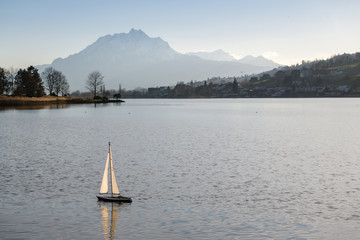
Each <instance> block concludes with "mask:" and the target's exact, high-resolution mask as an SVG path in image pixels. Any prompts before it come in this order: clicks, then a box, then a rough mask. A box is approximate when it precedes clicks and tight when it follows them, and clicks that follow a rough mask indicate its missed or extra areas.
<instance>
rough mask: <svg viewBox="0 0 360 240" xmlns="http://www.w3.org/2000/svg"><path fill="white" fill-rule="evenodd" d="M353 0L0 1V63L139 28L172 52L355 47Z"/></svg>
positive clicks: (310, 51)
mask: <svg viewBox="0 0 360 240" xmlns="http://www.w3.org/2000/svg"><path fill="white" fill-rule="evenodd" d="M359 13H360V1H359V0H343V1H338V0H298V1H290V0H248V1H245V0H234V1H231V0H179V1H175V0H174V1H172V0H164V1H156V0H152V1H151V0H144V1H137V0H128V1H123V0H116V1H115V0H114V1H111V0H103V1H101V0H97V1H95V0H0V67H5V68H9V67H15V68H18V67H21V68H25V67H27V66H29V65H39V64H45V63H51V62H52V61H53V60H54V59H55V58H58V57H62V58H64V57H67V56H69V55H70V54H74V53H77V52H79V51H81V50H83V49H84V48H85V47H87V46H88V45H90V44H91V43H93V42H95V41H96V40H97V38H99V37H100V36H104V35H107V34H114V33H123V32H126V33H127V32H129V31H130V29H131V28H135V29H141V30H143V31H144V32H145V33H146V34H148V35H149V36H150V37H161V38H162V39H163V40H165V41H167V42H168V43H169V44H170V46H171V47H172V48H173V49H175V50H176V51H178V52H181V53H186V52H194V51H214V50H217V49H223V50H224V51H226V52H229V53H231V54H233V55H234V56H237V57H244V56H246V55H254V56H258V55H264V56H265V57H268V58H270V59H272V60H274V61H276V62H278V63H281V64H295V63H297V62H301V60H313V59H315V58H328V57H330V56H332V55H334V54H339V53H344V52H347V53H354V52H357V51H360V27H359V24H360V14H359Z"/></svg>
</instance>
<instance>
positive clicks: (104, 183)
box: [100, 153, 109, 193]
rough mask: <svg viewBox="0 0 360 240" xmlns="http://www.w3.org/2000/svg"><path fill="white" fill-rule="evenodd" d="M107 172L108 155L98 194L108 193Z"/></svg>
mask: <svg viewBox="0 0 360 240" xmlns="http://www.w3.org/2000/svg"><path fill="white" fill-rule="evenodd" d="M108 172H109V153H108V155H107V159H106V164H105V170H104V175H103V178H102V181H101V187H100V193H108V191H109V187H108V185H109V184H108Z"/></svg>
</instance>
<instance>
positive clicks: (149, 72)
mask: <svg viewBox="0 0 360 240" xmlns="http://www.w3.org/2000/svg"><path fill="white" fill-rule="evenodd" d="M218 53H219V55H224V52H219V51H218ZM225 55H226V54H225ZM47 66H52V67H53V68H55V69H57V70H59V71H61V72H62V73H63V74H64V75H65V76H66V78H67V79H68V82H69V84H70V88H71V91H74V90H81V91H83V90H85V89H86V88H85V82H86V79H87V76H88V74H89V73H90V72H92V71H95V70H96V71H100V72H101V73H102V75H103V76H104V82H105V85H106V89H117V88H118V86H119V84H121V86H122V87H124V88H126V89H134V88H136V87H156V86H169V85H175V84H176V83H177V82H180V81H184V82H188V81H191V80H199V81H200V80H204V79H207V78H209V77H213V76H241V75H244V74H252V73H259V72H263V71H267V70H270V69H272V68H273V67H269V66H262V65H256V64H253V63H242V62H239V61H214V60H206V59H202V58H200V57H198V56H190V55H187V54H181V53H179V52H176V51H175V50H174V49H172V48H171V47H170V46H169V44H168V43H167V42H166V41H164V40H162V39H161V38H159V37H157V38H151V37H149V36H148V35H146V34H145V33H144V32H143V31H141V30H135V29H131V31H130V32H129V33H119V34H113V35H106V36H103V37H100V38H99V39H97V40H96V41H95V42H94V43H93V44H91V45H89V46H88V47H86V48H85V49H84V50H82V51H80V52H78V53H75V54H73V55H70V56H68V57H66V58H58V59H55V60H54V61H53V62H52V63H51V64H50V65H44V66H37V67H38V68H39V71H40V72H41V71H42V70H44V69H45V67H47Z"/></svg>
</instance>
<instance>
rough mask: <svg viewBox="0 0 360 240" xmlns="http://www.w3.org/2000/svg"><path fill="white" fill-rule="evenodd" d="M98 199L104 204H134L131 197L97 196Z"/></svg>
mask: <svg viewBox="0 0 360 240" xmlns="http://www.w3.org/2000/svg"><path fill="white" fill-rule="evenodd" d="M96 197H97V198H98V200H99V201H104V202H127V203H129V202H132V199H131V198H129V197H123V196H102V195H97V196H96Z"/></svg>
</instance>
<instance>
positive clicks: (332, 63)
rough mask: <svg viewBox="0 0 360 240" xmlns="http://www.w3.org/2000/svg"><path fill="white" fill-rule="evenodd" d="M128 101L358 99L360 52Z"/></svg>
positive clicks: (136, 94)
mask: <svg viewBox="0 0 360 240" xmlns="http://www.w3.org/2000/svg"><path fill="white" fill-rule="evenodd" d="M122 95H123V96H124V97H126V98H197V97H198V98H200V97H204V98H205V97H214V98H236V97H358V96H360V52H358V53H354V54H342V55H336V56H333V57H331V58H329V59H327V60H316V61H312V62H310V61H303V62H302V63H301V64H297V65H293V66H290V67H288V66H286V67H279V68H276V69H273V70H272V71H268V72H264V73H261V74H258V75H252V76H242V77H223V78H221V77H215V78H211V79H207V80H205V81H200V82H194V81H191V82H188V83H184V82H180V83H177V84H176V85H175V86H161V87H152V88H148V89H147V90H146V89H142V90H132V91H124V92H122Z"/></svg>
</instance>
